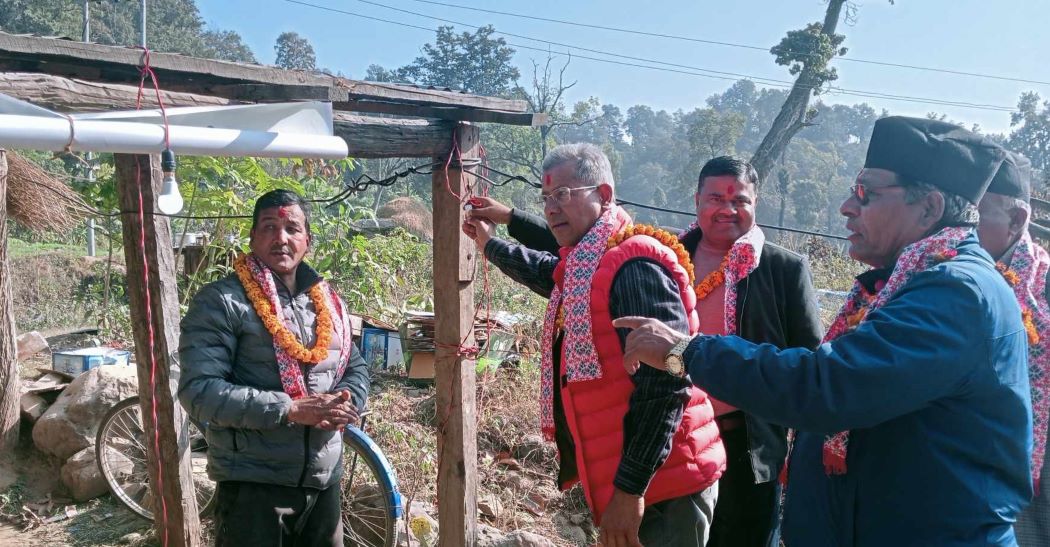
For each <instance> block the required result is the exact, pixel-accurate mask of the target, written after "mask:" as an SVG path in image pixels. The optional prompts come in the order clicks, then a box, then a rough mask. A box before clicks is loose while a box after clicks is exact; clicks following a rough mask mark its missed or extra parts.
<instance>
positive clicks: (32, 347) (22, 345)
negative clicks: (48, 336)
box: [15, 330, 48, 361]
mask: <svg viewBox="0 0 1050 547" xmlns="http://www.w3.org/2000/svg"><path fill="white" fill-rule="evenodd" d="M15 345H16V347H17V348H18V351H17V352H16V355H17V357H15V359H17V360H18V361H25V360H26V359H28V358H30V357H32V356H34V355H36V354H37V353H40V352H41V351H44V350H45V349H48V345H47V340H45V339H44V336H43V335H42V334H40V333H39V332H37V331H35V330H34V331H30V332H27V333H25V334H23V335H21V336H19V337H18V338H17V339H15Z"/></svg>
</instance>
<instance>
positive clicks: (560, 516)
mask: <svg viewBox="0 0 1050 547" xmlns="http://www.w3.org/2000/svg"><path fill="white" fill-rule="evenodd" d="M576 517H577V515H567V514H565V513H557V514H556V515H554V518H553V519H552V520H553V521H554V528H555V529H556V530H558V535H559V536H561V537H562V538H565V539H567V540H569V541H571V542H572V543H573V544H575V545H590V542H589V541H588V538H587V531H586V530H584V529H583V527H581V526H579V524H582V522H583V521H580V522H576V521H577V520H578V519H577V518H576Z"/></svg>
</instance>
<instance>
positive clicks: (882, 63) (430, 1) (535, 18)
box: [366, 0, 1050, 85]
mask: <svg viewBox="0 0 1050 547" xmlns="http://www.w3.org/2000/svg"><path fill="white" fill-rule="evenodd" d="M410 1H412V2H417V3H420V4H433V5H436V6H443V7H448V8H458V9H463V10H472V11H480V12H484V13H491V14H495V15H506V16H508V17H518V18H521V19H531V20H533V21H544V22H548V23H559V24H562V25H571V26H576V27H585V28H593V29H598V30H608V31H613V32H622V33H627V34H636V35H639V36H649V37H653V38H668V39H671V40H681V41H685V42H696V43H700V44H711V45H718V46H726V47H735V48H741V49H750V50H755V51H763V52H766V53H768V52H769V50H770V48H768V47H762V46H755V45H749V44H736V43H733V42H720V41H717V40H704V39H701V38H693V37H690V36H679V35H674V34H664V33H660V32H646V31H642V30H635V29H627V28H619V27H608V26H603V25H593V24H588V23H580V22H577V21H567V20H564V19H552V18H548V17H539V16H534V15H525V14H521V13H511V12H506V11H497V10H490V9H485V8H477V7H473V6H462V5H458V4H450V3H446V2H435V1H433V0H410ZM366 3H367V2H366ZM802 55H805V56H807V57H812V56H815V55H814V54H811V53H810V54H806V53H803V54H802ZM834 60H836V61H848V62H852V63H865V64H872V65H879V66H889V67H895V68H907V69H911V70H924V71H928V72H941V73H945V74H955V75H959V76H973V77H976V78H988V79H992V80H1004V81H1008V82H1021V83H1026V84H1038V85H1050V82H1044V81H1040V80H1027V79H1024V78H1014V77H1010V76H998V75H995V74H983V73H980V72H966V71H962V70H952V69H948V68H937V67H926V66H918V65H907V64H900V63H890V62H886V61H873V60H870V59H858V58H855V57H836V58H835V59H834Z"/></svg>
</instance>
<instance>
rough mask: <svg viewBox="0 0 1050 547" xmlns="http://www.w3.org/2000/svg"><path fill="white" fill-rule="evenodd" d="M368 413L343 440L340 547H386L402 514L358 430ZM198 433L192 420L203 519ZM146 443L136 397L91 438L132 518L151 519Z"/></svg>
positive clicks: (207, 508)
mask: <svg viewBox="0 0 1050 547" xmlns="http://www.w3.org/2000/svg"><path fill="white" fill-rule="evenodd" d="M368 414H369V412H364V413H362V414H361V426H360V428H358V427H347V428H345V429H344V430H343V435H342V437H343V444H344V447H345V449H344V455H343V456H344V457H343V478H342V483H341V484H342V491H343V500H342V514H343V543H344V544H345V545H348V546H349V545H353V546H364V547H390V546H392V545H394V544H395V541H396V539H397V530H396V528H397V522H398V519H400V518H401V514H402V511H403V507H402V504H401V493H400V492H399V491H398V488H397V475H396V473H395V472H394V469H393V468H392V467H391V466H390V462H388V461H387V459H386V456H384V455H383V451H382V450H380V449H379V447H378V446H377V445H376V444H375V442H374V441H372V439H371V438H370V437H369V436H368V434H366V433H365V432H364V431H363V428H364V427H365V421H366V418H367V416H368ZM201 431H202V429H201V428H200V427H199V426H198V424H195V423H193V421H192V420H191V421H190V452H191V460H192V468H193V483H194V486H195V487H196V489H197V491H196V495H197V506H198V507H200V515H201V516H208V515H210V514H211V513H212V512H213V511H214V509H215V504H216V499H215V498H216V496H215V483H214V482H213V481H212V480H211V479H209V478H208V475H207V461H208V442H207V440H205V438H204V435H203V434H202V433H201ZM145 442H146V439H145V429H144V428H143V426H142V410H141V407H140V405H139V398H138V397H137V396H136V397H130V398H128V399H124V400H123V401H121V402H119V403H117V404H116V405H115V406H114V407H113V408H112V409H110V410H109V412H108V413H106V416H105V417H104V418H103V419H102V425H101V426H100V427H99V430H98V435H97V436H96V437H95V454H96V456H97V461H98V468H99V471H100V472H101V473H102V476H103V477H104V478H105V479H106V483H107V484H108V485H109V489H110V492H112V493H113V496H114V497H115V498H116V499H117V500H118V501H120V502H121V503H122V504H123V505H124V506H126V507H127V508H128V509H130V510H131V511H132V512H133V513H135V514H136V515H138V516H140V517H142V518H144V519H146V520H153V512H152V511H151V510H150V509H149V507H150V505H151V504H152V498H151V495H152V492H151V490H150V484H149V474H148V468H147V462H146V445H145ZM359 470H360V471H361V472H359Z"/></svg>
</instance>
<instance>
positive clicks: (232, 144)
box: [0, 105, 347, 159]
mask: <svg viewBox="0 0 1050 547" xmlns="http://www.w3.org/2000/svg"><path fill="white" fill-rule="evenodd" d="M264 106H269V105H264ZM249 114H250V113H249ZM168 133H169V135H170V141H171V149H172V150H174V151H175V153H177V154H180V155H186V156H257V157H269V158H274V157H277V158H281V157H284V158H287V157H292V158H295V157H305V158H324V159H342V158H345V157H346V153H347V146H346V141H344V140H343V139H342V138H340V137H333V136H330V135H309V134H303V133H293V132H281V131H253V130H240V129H224V128H217V127H196V126H180V125H171V126H170V127H169V131H168ZM73 136H74V138H73V140H72V143H71V141H70V124H69V120H68V119H66V118H43V117H38V116H19V115H11V114H0V146H4V147H10V148H15V149H18V148H27V149H33V150H51V151H55V152H60V151H63V150H66V149H67V147H68V149H71V150H81V151H85V152H86V151H92V152H113V153H125V154H158V153H160V152H161V151H162V150H164V148H165V147H166V139H165V131H164V126H162V125H160V124H152V123H136V122H120V121H110V120H90V119H77V120H76V126H75V133H74V135H73Z"/></svg>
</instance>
